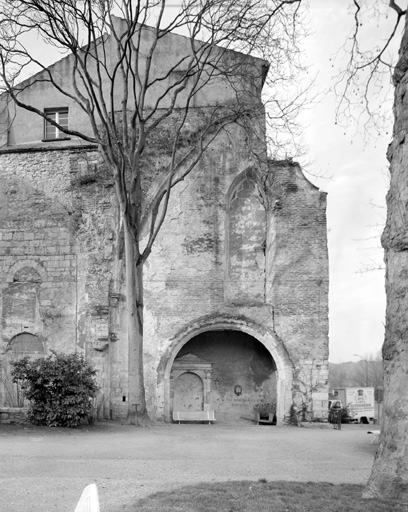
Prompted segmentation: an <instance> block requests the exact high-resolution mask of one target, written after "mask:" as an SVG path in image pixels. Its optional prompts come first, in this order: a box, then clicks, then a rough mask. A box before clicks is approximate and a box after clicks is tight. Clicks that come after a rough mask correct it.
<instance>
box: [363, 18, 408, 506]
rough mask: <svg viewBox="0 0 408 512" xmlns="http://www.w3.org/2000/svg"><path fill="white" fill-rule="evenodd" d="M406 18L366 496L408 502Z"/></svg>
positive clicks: (392, 149)
mask: <svg viewBox="0 0 408 512" xmlns="http://www.w3.org/2000/svg"><path fill="white" fill-rule="evenodd" d="M407 22H408V17H406V27H405V34H404V36H403V39H402V43H401V48H400V53H399V61H398V64H397V67H396V70H395V74H394V85H395V99H394V116H395V119H394V134H393V142H392V144H391V146H390V148H389V152H388V158H389V160H390V163H391V183H390V190H389V192H388V194H387V223H386V227H385V230H384V233H383V237H382V244H383V247H384V249H385V262H386V268H387V273H386V292H387V310H386V325H385V341H384V345H383V360H384V414H383V419H382V424H381V437H380V446H379V449H378V452H377V455H376V458H375V461H374V465H373V468H372V472H371V476H370V479H369V482H368V487H367V489H366V491H365V493H364V495H365V496H366V497H375V496H377V497H385V498H395V499H399V500H401V501H407V502H408V304H407V299H408V90H407V89H408V30H407Z"/></svg>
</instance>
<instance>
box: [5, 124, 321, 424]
mask: <svg viewBox="0 0 408 512" xmlns="http://www.w3.org/2000/svg"><path fill="white" fill-rule="evenodd" d="M241 141H242V133H241V132H240V128H238V127H234V132H233V133H231V132H230V133H229V134H223V135H222V136H220V137H219V138H218V139H217V141H216V143H214V145H213V146H212V147H211V149H210V150H209V151H208V152H207V153H206V154H205V156H204V157H203V159H202V161H201V162H200V164H199V166H198V168H197V169H196V170H195V171H194V174H192V175H191V176H189V177H188V178H187V179H185V180H184V181H183V182H181V183H180V184H178V185H177V186H176V188H175V190H174V192H173V195H172V199H171V202H170V205H169V211H168V215H167V218H166V221H165V224H164V225H163V228H162V231H161V233H160V235H159V237H158V239H157V241H156V243H155V245H154V248H153V252H152V254H151V256H150V258H149V260H148V261H147V263H146V266H145V375H146V391H147V403H148V408H149V411H150V414H151V415H152V417H156V418H157V419H161V420H163V419H164V420H168V419H169V413H170V412H171V410H170V385H169V379H170V370H171V362H172V361H173V360H174V358H176V357H177V355H179V354H183V351H182V350H181V348H182V346H183V345H184V344H185V343H187V342H188V340H189V339H191V338H192V337H193V334H197V333H200V332H206V330H208V329H209V330H225V329H227V330H243V331H244V332H248V333H249V334H251V335H252V336H253V337H255V339H257V340H258V341H260V342H261V343H263V344H264V346H265V347H266V348H267V350H269V352H270V354H271V356H272V359H273V364H274V365H275V367H276V373H275V375H276V379H277V380H276V384H275V388H274V389H276V394H277V399H278V403H280V405H279V408H280V409H279V410H280V413H279V414H280V421H283V417H284V415H285V414H287V413H288V409H289V407H290V404H291V403H292V402H294V403H297V404H298V405H299V406H300V405H301V404H302V403H303V402H304V403H307V404H308V407H309V410H310V412H311V413H313V414H314V415H315V416H317V417H324V416H325V413H326V400H327V371H328V367H327V366H328V365H327V357H328V261H327V245H326V223H325V205H326V196H325V194H324V193H321V192H320V191H319V190H318V189H316V187H314V186H313V185H311V184H310V183H309V182H308V181H307V180H306V179H305V177H304V176H303V174H302V172H301V170H300V168H299V166H298V165H297V164H293V163H291V162H281V163H274V164H270V165H269V167H265V168H262V167H259V165H257V162H256V161H255V159H254V158H253V157H252V154H251V152H250V151H248V149H247V146H245V145H243V144H242V143H241ZM254 144H255V143H254ZM44 149H45V148H44ZM260 151H262V148H260ZM0 166H1V168H2V171H3V173H2V179H1V189H0V190H1V192H0V194H1V198H2V200H1V201H0V204H1V210H0V230H1V231H0V233H1V237H2V238H1V246H0V247H1V252H0V272H1V275H0V279H1V283H2V284H1V296H2V305H1V315H2V324H1V329H2V331H1V346H0V357H2V359H3V361H5V360H6V357H5V354H6V353H7V351H8V350H9V344H10V341H11V340H12V338H13V336H15V335H16V334H18V333H20V332H22V331H23V332H30V333H32V334H34V335H36V336H38V337H40V339H41V340H42V341H43V343H44V347H45V351H46V352H48V351H49V350H50V349H54V350H62V351H80V352H82V353H84V354H85V356H86V357H87V359H88V360H89V361H90V362H91V363H92V364H93V365H94V366H95V367H96V368H97V370H98V380H99V383H100V386H101V391H100V394H99V398H98V405H99V413H100V415H101V416H104V417H113V418H124V417H125V416H126V413H127V403H126V399H127V395H128V389H127V346H126V343H127V342H126V322H125V308H126V302H125V289H124V285H123V279H122V278H123V270H124V262H123V259H122V257H123V256H122V254H121V245H120V241H119V240H118V214H117V208H116V203H115V200H114V194H113V188H112V182H111V180H110V177H109V174H106V173H105V172H104V171H103V166H102V165H101V162H100V159H99V156H98V153H97V152H96V150H95V149H94V148H92V147H83V148H78V147H65V148H62V147H61V148H56V150H54V151H50V150H39V151H31V152H27V151H16V150H12V149H10V150H9V151H3V152H2V153H1V154H0ZM151 186H154V183H153V184H152V185H151ZM27 268H28V269H31V270H28V271H26V270H24V269H27ZM206 326H207V327H206ZM188 333H190V334H188ZM203 339H205V337H204V338H203ZM166 368H168V369H166ZM166 372H167V373H166ZM228 392H229V391H228ZM227 394H228V393H227ZM258 396H259V395H258ZM255 398H256V395H255V394H253V398H251V400H252V399H253V400H255ZM245 399H248V400H249V397H245V396H243V397H242V401H244V400H245ZM224 405H225V404H224ZM224 405H223V407H224Z"/></svg>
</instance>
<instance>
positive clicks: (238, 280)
mask: <svg viewBox="0 0 408 512" xmlns="http://www.w3.org/2000/svg"><path fill="white" fill-rule="evenodd" d="M265 205H266V198H265V195H264V193H263V191H262V188H261V186H260V180H259V177H258V174H257V172H256V171H255V170H254V169H252V168H250V169H247V170H246V171H244V172H242V173H241V174H240V175H239V176H237V177H236V178H235V180H234V181H233V182H232V184H231V186H230V188H229V191H228V193H227V196H226V219H225V240H226V247H225V271H226V286H225V294H226V297H225V298H226V300H227V301H228V302H233V303H234V304H238V303H248V302H250V303H263V302H265V270H266V256H265V253H266V238H267V212H266V207H265Z"/></svg>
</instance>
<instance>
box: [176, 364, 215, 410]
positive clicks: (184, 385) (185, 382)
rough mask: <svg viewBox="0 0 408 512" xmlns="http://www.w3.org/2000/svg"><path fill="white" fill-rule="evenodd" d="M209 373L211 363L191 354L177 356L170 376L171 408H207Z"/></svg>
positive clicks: (208, 400)
mask: <svg viewBox="0 0 408 512" xmlns="http://www.w3.org/2000/svg"><path fill="white" fill-rule="evenodd" d="M211 373H212V364H211V363H209V362H207V361H204V360H202V359H200V358H198V357H197V356H195V355H193V354H186V355H185V356H182V357H179V358H177V359H176V360H175V361H174V363H173V367H172V371H171V376H170V382H171V388H170V400H171V403H172V410H173V411H205V410H209V409H210V396H211V395H210V392H211Z"/></svg>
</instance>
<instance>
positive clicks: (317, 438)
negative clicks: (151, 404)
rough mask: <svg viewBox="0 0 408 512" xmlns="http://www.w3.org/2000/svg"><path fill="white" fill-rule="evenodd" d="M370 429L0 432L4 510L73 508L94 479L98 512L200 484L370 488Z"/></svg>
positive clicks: (63, 511) (111, 427)
mask: <svg viewBox="0 0 408 512" xmlns="http://www.w3.org/2000/svg"><path fill="white" fill-rule="evenodd" d="M371 428H372V427H371ZM369 429H370V427H369V426H365V425H345V426H343V429H342V430H341V431H337V430H333V429H331V428H329V429H316V428H288V427H287V428H284V427H271V426H262V427H256V426H243V427H241V426H240V427H231V426H221V425H212V426H209V425H166V426H157V427H150V428H145V429H135V428H134V427H130V426H124V425H119V424H117V423H111V422H107V423H102V424H98V425H97V426H96V427H90V428H87V429H86V428H82V429H77V430H65V429H47V428H40V427H31V426H28V427H27V426H26V427H12V426H0V496H1V505H0V510H1V512H3V511H4V512H54V511H58V512H72V511H73V510H74V508H75V504H76V502H77V500H78V498H79V496H80V494H81V492H82V489H83V488H84V487H85V486H86V485H87V484H89V483H92V482H96V484H97V486H98V491H99V497H100V503H101V512H119V511H130V510H135V507H133V504H134V502H135V501H136V500H137V499H138V498H140V497H143V496H146V495H149V494H151V493H154V492H156V491H161V490H167V489H172V488H176V487H180V486H183V485H188V484H194V483H198V482H211V481H225V480H241V479H247V480H258V479H260V478H266V479H267V480H268V481H270V480H295V481H325V482H332V483H365V481H366V479H367V477H368V475H369V473H370V469H371V465H372V462H373V458H374V454H375V451H376V445H372V444H370V440H371V436H369V435H367V430H369Z"/></svg>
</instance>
